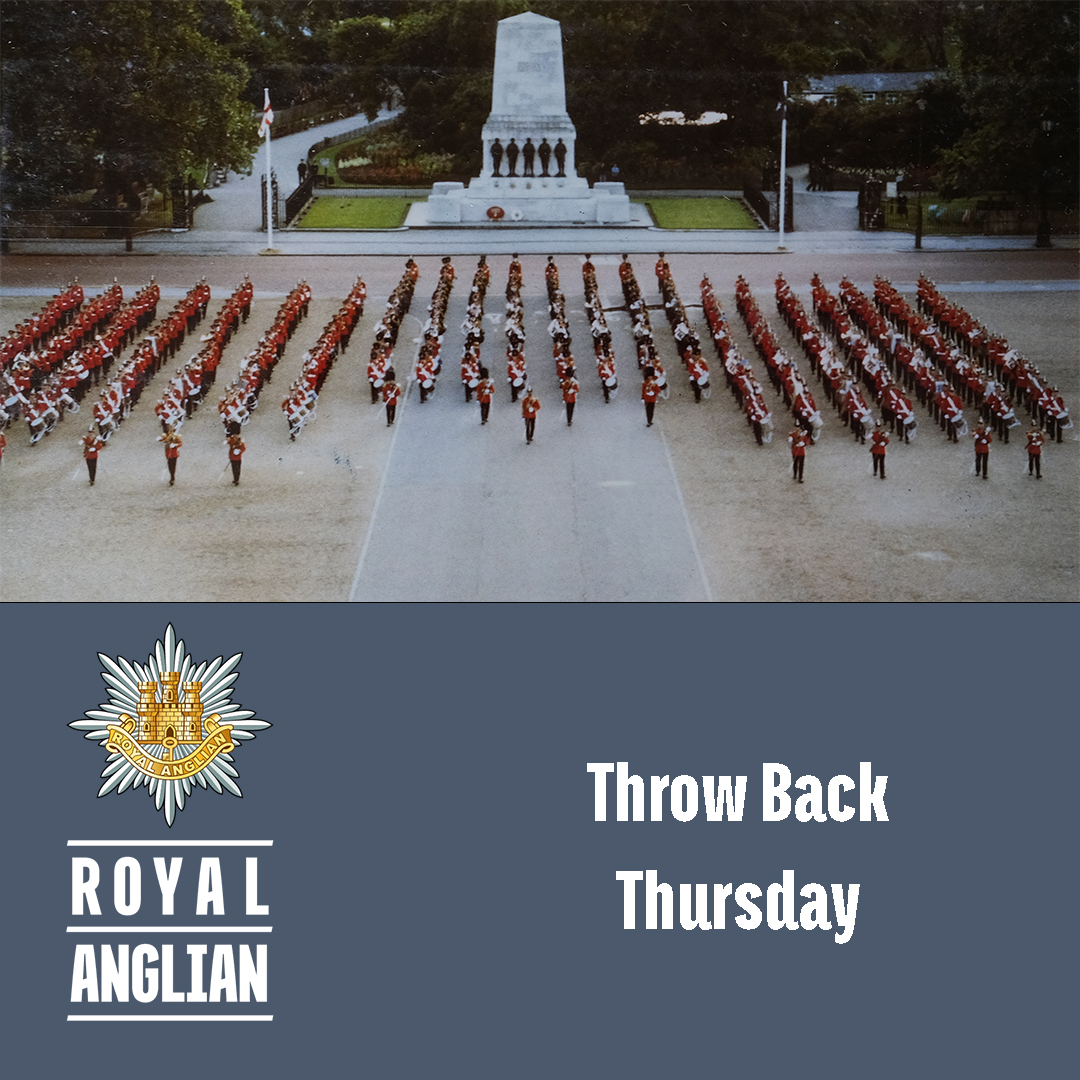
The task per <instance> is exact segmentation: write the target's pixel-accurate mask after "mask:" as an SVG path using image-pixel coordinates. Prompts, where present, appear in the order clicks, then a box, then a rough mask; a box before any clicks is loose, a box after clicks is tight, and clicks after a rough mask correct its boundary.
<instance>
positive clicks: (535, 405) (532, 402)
mask: <svg viewBox="0 0 1080 1080" xmlns="http://www.w3.org/2000/svg"><path fill="white" fill-rule="evenodd" d="M539 411H540V399H539V398H537V396H536V395H535V394H534V393H533V392H532V387H531V386H526V387H525V396H524V397H523V398H522V399H521V415H522V416H523V417H524V418H525V441H526V442H527V443H531V442H532V441H533V433H534V432H535V431H536V414H537V413H538V412H539Z"/></svg>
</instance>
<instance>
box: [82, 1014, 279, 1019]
mask: <svg viewBox="0 0 1080 1080" xmlns="http://www.w3.org/2000/svg"><path fill="white" fill-rule="evenodd" d="M68 1019H69V1020H273V1019H274V1015H273V1013H271V1014H270V1015H269V1016H256V1015H254V1014H252V1013H238V1014H237V1015H236V1016H182V1015H180V1014H179V1013H158V1014H157V1015H153V1014H150V1015H146V1016H143V1015H140V1014H138V1013H118V1014H113V1013H77V1014H72V1015H71V1016H69V1017H68Z"/></svg>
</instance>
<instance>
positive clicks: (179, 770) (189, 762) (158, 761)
mask: <svg viewBox="0 0 1080 1080" xmlns="http://www.w3.org/2000/svg"><path fill="white" fill-rule="evenodd" d="M138 687H139V704H138V706H137V707H136V710H135V711H136V713H137V714H138V718H137V719H136V718H135V717H132V716H130V715H128V714H127V713H120V716H119V719H120V723H119V724H109V725H108V730H109V734H110V739H109V741H108V743H107V744H106V748H107V749H108V750H110V751H112V752H113V753H114V754H115V753H119V754H123V756H124V757H125V758H127V760H128V762H130V764H132V765H134V766H135V768H136V769H138V770H139V772H141V773H143V774H145V775H146V776H152V777H159V778H167V779H183V778H184V777H190V776H194V775H195V773H197V772H199V771H200V770H201V769H202V768H203V767H204V766H206V765H207V764H208V763H209V762H211V761H213V760H214V758H215V757H217V755H218V754H220V753H223V752H226V751H229V750H232V749H234V744H233V741H232V739H231V738H230V732H231V731H232V724H222V723H220V720H221V717H220V716H219V715H218V714H217V713H211V714H210V715H209V716H207V717H204V716H203V706H202V701H201V699H200V695H201V693H202V683H201V682H186V683H183V684H181V682H180V672H178V671H164V672H162V673H161V700H160V701H159V700H158V694H157V692H158V684H157V683H156V682H153V681H151V682H140V683H138ZM178 688H179V689H182V690H183V694H184V696H183V700H181V698H180V695H179V693H178ZM204 730H205V732H206V734H205V736H204V734H203V732H204ZM146 746H160V747H161V748H162V754H161V757H157V756H156V755H154V754H152V753H150V752H148V751H147V750H144V749H143V747H146ZM181 746H183V747H187V746H194V747H195V749H194V750H192V751H191V752H190V753H186V754H184V753H181V754H180V755H179V756H177V753H176V750H177V747H181Z"/></svg>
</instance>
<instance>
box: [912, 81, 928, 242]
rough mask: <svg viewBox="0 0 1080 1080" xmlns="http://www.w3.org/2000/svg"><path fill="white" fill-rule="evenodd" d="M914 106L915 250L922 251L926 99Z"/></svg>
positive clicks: (921, 99) (920, 99)
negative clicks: (916, 130) (916, 131)
mask: <svg viewBox="0 0 1080 1080" xmlns="http://www.w3.org/2000/svg"><path fill="white" fill-rule="evenodd" d="M915 104H916V105H917V106H918V107H919V169H918V172H917V173H916V174H915V176H916V180H915V183H916V184H917V185H918V187H917V188H916V204H915V248H916V250H918V251H922V188H923V185H922V170H923V164H922V147H923V142H922V131H923V113H924V112H926V98H919V100H918V101H916V102H915Z"/></svg>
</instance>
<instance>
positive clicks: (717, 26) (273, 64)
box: [2, 0, 1080, 202]
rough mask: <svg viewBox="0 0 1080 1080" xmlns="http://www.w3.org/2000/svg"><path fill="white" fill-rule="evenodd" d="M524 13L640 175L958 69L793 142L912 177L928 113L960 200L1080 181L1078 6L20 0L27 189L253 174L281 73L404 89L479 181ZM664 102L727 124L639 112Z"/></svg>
mask: <svg viewBox="0 0 1080 1080" xmlns="http://www.w3.org/2000/svg"><path fill="white" fill-rule="evenodd" d="M526 10H532V11H535V12H536V13H538V14H540V15H546V16H548V17H550V18H553V19H556V20H558V21H559V22H560V23H561V25H562V34H563V43H564V66H565V72H566V91H567V109H568V112H569V113H570V116H571V118H572V119H573V121H574V123H575V125H576V126H577V131H578V140H577V150H578V154H577V158H578V163H579V166H580V167H581V168H582V169H583V171H586V172H588V171H594V170H595V171H598V170H599V168H600V167H602V166H603V165H609V164H610V163H611V162H613V161H617V162H618V163H619V164H620V166H621V167H622V169H623V173H624V175H625V176H626V177H627V178H628V179H630V180H631V181H633V180H634V179H640V178H642V177H644V176H645V175H646V173H647V172H648V171H649V170H652V172H653V176H654V178H655V176H656V172H657V170H658V169H666V170H667V173H668V175H669V177H670V178H672V179H678V178H679V176H681V175H683V174H682V172H681V170H683V169H684V168H685V169H686V170H687V176H689V175H690V170H693V172H694V179H695V180H696V179H697V178H700V177H707V176H709V175H710V174H711V172H712V171H715V170H716V169H717V168H719V167H722V166H725V165H742V164H747V163H757V164H763V163H764V162H765V161H766V160H767V159H768V158H770V157H775V148H776V146H777V144H778V139H779V117H778V114H777V112H776V105H777V101H778V100H779V97H780V95H781V86H782V83H783V81H784V80H787V81H788V82H789V83H790V85H791V90H792V92H796V91H797V90H798V89H799V88H800V87H805V85H806V79H807V78H808V77H810V76H819V75H825V74H830V73H847V72H855V71H864V70H875V71H918V70H937V71H942V70H948V72H949V78H948V79H947V80H945V81H939V82H937V83H935V84H934V85H933V86H931V87H927V88H925V89H924V92H923V96H925V97H926V98H927V100H928V102H929V106H928V108H927V110H926V112H925V114H923V115H922V116H921V119H920V115H919V114H918V113H917V112H916V111H915V109H914V107H913V105H908V106H904V107H900V108H896V107H893V108H890V107H887V106H885V105H883V104H878V103H872V104H870V105H863V104H859V103H856V102H854V101H852V102H848V103H846V104H842V105H841V106H840V107H838V108H837V109H834V110H831V111H830V110H827V109H820V108H817V109H815V108H811V107H809V106H797V107H795V108H793V109H792V110H791V112H790V114H789V115H790V119H791V121H792V122H791V124H790V136H791V147H792V150H793V152H794V153H795V154H796V155H797V156H801V157H803V158H804V159H810V158H813V159H818V158H820V157H829V158H833V159H834V163H836V164H842V165H849V166H856V167H859V166H862V167H882V168H883V167H890V166H891V167H899V168H903V167H905V166H909V165H912V164H916V163H917V159H918V157H919V148H918V144H919V130H920V125H921V127H922V137H923V149H922V156H923V161H924V164H926V165H928V166H929V165H940V166H941V176H942V178H943V180H944V182H945V183H946V184H947V185H950V186H951V187H952V188H953V189H955V190H957V191H969V190H976V189H987V188H996V189H1002V190H1015V191H1030V190H1031V189H1032V188H1033V187H1035V186H1038V185H1039V184H1042V183H1044V182H1045V183H1051V184H1053V185H1054V186H1056V187H1058V188H1060V189H1062V190H1067V191H1072V192H1075V189H1076V182H1077V180H1076V178H1077V170H1076V168H1075V162H1076V160H1077V156H1078V147H1077V129H1078V125H1077V115H1076V113H1077V70H1078V66H1080V63H1078V57H1077V38H1078V35H1077V31H1078V29H1080V28H1078V25H1077V24H1078V21H1080V20H1078V18H1077V3H1076V0H1041V2H1039V0H880V2H878V0H874V2H870V0H770V2H769V3H762V2H758V0H714V2H708V3H705V2H701V0H697V2H674V0H671V2H665V0H603V2H600V0H593V2H588V0H533V2H531V3H529V2H528V0H99V2H93V0H72V2H70V3H40V2H37V0H4V2H3V15H4V23H3V30H4V39H3V47H4V69H3V91H4V93H3V114H2V115H3V147H4V171H5V183H6V188H5V191H6V193H7V199H8V201H11V200H12V199H17V200H22V201H27V200H30V201H33V200H37V201H38V202H41V201H45V200H47V199H48V198H49V197H51V193H53V192H55V191H57V190H64V189H67V190H73V189H79V188H86V187H98V188H99V190H101V191H104V192H106V193H107V194H111V193H113V192H114V191H118V192H125V191H127V190H129V189H130V187H131V185H132V184H133V183H135V182H145V181H150V182H154V183H156V184H158V185H161V184H162V183H164V182H166V181H167V180H168V178H169V177H170V176H172V175H175V174H176V173H178V172H182V171H183V170H184V169H186V168H187V167H189V166H191V165H194V164H196V163H202V162H205V161H206V160H212V161H215V162H217V163H219V164H223V165H234V166H239V167H244V166H246V165H247V164H248V162H249V161H250V155H251V152H252V149H253V146H254V139H255V131H254V127H253V126H252V124H251V122H250V108H251V106H255V107H259V106H260V105H261V103H262V88H263V87H264V86H268V87H270V88H271V95H272V99H273V102H274V105H275V107H277V108H281V107H283V106H287V105H290V104H296V103H299V102H302V101H306V100H308V99H310V98H312V97H317V96H331V97H335V98H337V99H339V100H341V101H351V102H353V103H354V104H355V105H356V106H357V107H358V109H362V110H363V111H364V112H366V113H367V114H368V115H369V116H373V115H374V114H375V111H376V110H377V109H378V107H379V106H380V104H381V103H382V102H383V101H385V100H386V99H387V98H388V97H389V96H390V95H391V94H395V95H398V94H399V95H400V96H401V98H402V99H403V100H404V102H405V104H406V106H407V108H406V111H405V115H404V116H403V118H402V121H401V131H402V134H403V136H404V145H405V146H407V147H408V148H410V150H411V151H413V152H415V153H418V154H421V153H422V154H429V155H431V154H434V155H442V156H445V155H453V159H454V169H453V170H452V171H454V172H457V173H465V174H475V173H476V172H478V171H479V168H480V130H481V128H482V126H483V124H484V121H485V119H486V117H487V114H488V112H489V110H490V107H491V77H492V63H493V59H494V52H495V36H496V27H497V24H498V21H499V20H500V19H504V18H507V17H509V16H512V15H516V14H519V13H520V12H522V11H526ZM661 110H675V111H680V112H683V113H684V114H685V115H686V116H687V117H688V118H694V117H697V116H699V115H700V114H701V113H702V112H704V111H715V112H722V113H726V114H727V117H728V119H727V120H726V121H724V122H722V123H720V124H716V125H712V126H708V127H698V126H689V125H688V126H683V127H678V126H672V127H659V126H642V124H641V123H640V122H639V117H640V116H641V115H642V114H644V113H652V112H658V111H661ZM1043 120H1050V121H1052V124H1053V127H1052V130H1051V132H1050V134H1049V135H1045V134H1044V133H1043V131H1042V127H1041V124H1042V121H1043ZM658 162H662V163H663V164H662V165H659V166H658V164H657V163H658Z"/></svg>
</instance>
